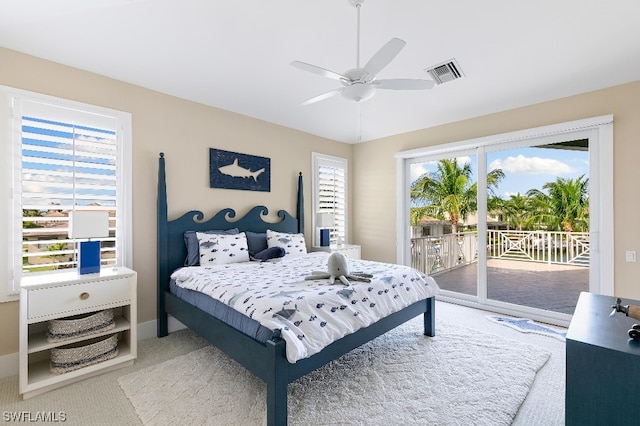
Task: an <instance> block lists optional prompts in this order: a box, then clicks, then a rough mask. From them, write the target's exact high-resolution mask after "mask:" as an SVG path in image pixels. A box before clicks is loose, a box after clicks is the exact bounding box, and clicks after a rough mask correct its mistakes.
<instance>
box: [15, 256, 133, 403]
mask: <svg viewBox="0 0 640 426" xmlns="http://www.w3.org/2000/svg"><path fill="white" fill-rule="evenodd" d="M136 286H137V274H136V272H135V271H132V270H131V269H128V268H122V267H121V268H113V267H103V268H102V270H101V271H100V272H99V273H96V274H86V275H80V274H78V272H77V270H73V271H72V272H58V273H52V274H44V275H32V276H29V275H28V276H25V277H23V278H22V280H21V289H20V353H19V356H20V384H19V385H20V394H22V397H23V398H24V399H26V398H30V397H32V396H35V395H39V394H41V393H44V392H47V391H49V390H51V389H55V388H57V387H60V386H63V385H66V384H69V383H72V382H75V381H78V380H81V379H84V378H86V377H90V376H94V375H97V374H99V373H103V372H105V371H109V370H113V369H116V368H120V367H124V366H127V365H132V364H133V360H134V359H135V358H136V355H137V336H136V335H137V333H136V330H137V320H136V291H137V290H136ZM105 309H113V313H114V319H115V328H112V329H110V330H105V331H98V332H95V333H93V334H91V335H86V336H82V337H72V338H67V339H65V340H63V341H55V342H50V341H49V340H47V330H48V321H49V320H53V319H70V317H73V316H75V315H80V314H91V313H95V312H99V311H102V310H105ZM114 334H115V335H117V336H118V343H117V350H118V354H117V356H116V357H115V358H111V359H107V360H105V361H102V362H99V363H96V364H93V365H87V366H85V367H81V368H79V369H76V370H73V371H68V372H64V373H62V374H54V373H52V372H51V371H50V368H49V367H50V358H51V350H52V349H57V348H62V349H65V348H69V347H79V346H84V345H87V344H90V343H93V342H94V341H96V340H100V339H101V338H102V339H106V338H107V337H109V336H112V335H114Z"/></svg>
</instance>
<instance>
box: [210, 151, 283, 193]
mask: <svg viewBox="0 0 640 426" xmlns="http://www.w3.org/2000/svg"><path fill="white" fill-rule="evenodd" d="M209 183H210V187H211V188H224V189H242V190H246V191H264V192H270V191H271V159H270V158H266V157H258V156H256V155H248V154H240V153H237V152H231V151H224V150H222V149H215V148H209Z"/></svg>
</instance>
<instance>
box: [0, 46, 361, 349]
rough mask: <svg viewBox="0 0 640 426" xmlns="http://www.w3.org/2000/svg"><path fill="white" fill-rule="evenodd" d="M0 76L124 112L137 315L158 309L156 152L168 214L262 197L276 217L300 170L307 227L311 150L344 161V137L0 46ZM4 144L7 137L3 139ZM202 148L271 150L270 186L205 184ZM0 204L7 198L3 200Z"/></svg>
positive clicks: (0, 320) (1, 315)
mask: <svg viewBox="0 0 640 426" xmlns="http://www.w3.org/2000/svg"><path fill="white" fill-rule="evenodd" d="M0 64H2V66H0V85H4V86H10V87H15V88H19V89H24V90H30V91H33V92H38V93H43V94H46V95H52V96H58V97H61V98H66V99H71V100H74V101H80V102H86V103H89V104H94V105H98V106H102V107H107V108H112V109H116V110H120V111H125V112H130V113H131V114H132V127H133V268H134V269H135V270H136V271H137V272H138V321H139V322H145V321H151V320H153V319H155V315H156V261H155V256H156V211H155V209H156V207H155V203H156V182H157V164H158V153H159V152H164V153H165V154H166V159H167V160H166V161H167V180H168V182H167V185H168V196H169V216H170V218H171V217H176V216H177V215H178V212H184V211H186V210H188V209H202V210H203V211H204V212H205V214H207V216H209V215H210V214H211V213H213V212H214V211H215V210H216V209H219V208H221V207H231V208H234V209H235V210H236V212H237V213H238V215H242V214H244V212H246V211H247V210H248V207H249V206H251V205H256V204H262V205H265V206H267V207H268V208H269V210H270V212H271V213H272V214H273V216H272V219H273V220H277V217H276V216H275V214H276V212H277V210H280V209H286V210H288V211H290V212H291V213H292V214H295V207H296V203H295V196H296V191H297V176H298V172H300V171H301V172H302V173H303V175H304V176H305V191H304V195H305V213H306V214H305V216H306V218H307V220H306V222H305V225H306V235H310V230H311V220H310V217H311V179H310V176H311V152H322V153H326V154H330V155H335V156H339V157H344V158H347V159H349V160H350V158H351V150H352V147H351V145H347V144H343V143H339V142H335V141H331V140H327V139H323V138H319V137H316V136H312V135H309V134H306V133H302V132H299V131H296V130H291V129H288V128H284V127H281V126H276V125H273V124H270V123H267V122H264V121H260V120H255V119H252V118H249V117H246V116H242V115H238V114H234V113H231V112H227V111H223V110H220V109H216V108H211V107H207V106H204V105H201V104H197V103H194V102H188V101H185V100H182V99H178V98H175V97H171V96H167V95H163V94H160V93H158V92H154V91H151V90H147V89H143V88H141V87H136V86H133V85H130V84H125V83H122V82H119V81H116V80H112V79H109V78H105V77H102V76H99V75H95V74H91V73H88V72H84V71H80V70H77V69H73V68H69V67H66V66H62V65H59V64H55V63H52V62H48V61H44V60H40V59H37V58H34V57H31V56H27V55H23V54H20V53H17V52H14V51H10V50H6V49H2V48H0ZM3 143H6V141H3ZM209 148H221V149H227V150H230V151H237V152H241V153H247V154H252V155H260V156H264V157H269V158H271V192H268V193H267V192H251V191H233V190H224V189H212V188H209V180H208V170H209V168H208V161H209V160H208V158H209V157H208V155H209V151H208V149H209ZM2 208H5V207H2ZM0 324H1V325H0V355H4V354H8V353H14V352H17V351H18V303H17V302H8V303H1V304H0Z"/></svg>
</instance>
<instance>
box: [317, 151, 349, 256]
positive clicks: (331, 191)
mask: <svg viewBox="0 0 640 426" xmlns="http://www.w3.org/2000/svg"><path fill="white" fill-rule="evenodd" d="M313 164H314V186H313V192H314V206H313V211H314V212H315V213H331V214H332V215H333V220H334V224H333V227H332V228H331V231H330V242H331V244H335V243H337V242H338V241H339V240H341V241H342V242H345V243H346V242H347V182H348V181H347V160H346V159H344V158H339V157H332V156H328V155H324V154H318V153H313ZM315 216H316V215H314V222H315V220H316V217H315ZM314 228H315V224H314ZM316 240H317V235H316V233H315V232H314V241H315V243H314V245H319V241H316Z"/></svg>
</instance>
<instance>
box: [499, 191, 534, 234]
mask: <svg viewBox="0 0 640 426" xmlns="http://www.w3.org/2000/svg"><path fill="white" fill-rule="evenodd" d="M530 204H531V203H530V200H529V197H527V196H525V195H520V193H517V194H512V195H511V196H510V197H509V199H508V200H502V203H501V206H500V209H499V210H500V214H501V216H502V220H504V221H505V222H506V223H507V226H508V227H509V228H515V229H517V230H518V231H522V230H524V229H528V228H529V224H530V222H531V220H530V215H529V209H530Z"/></svg>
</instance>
